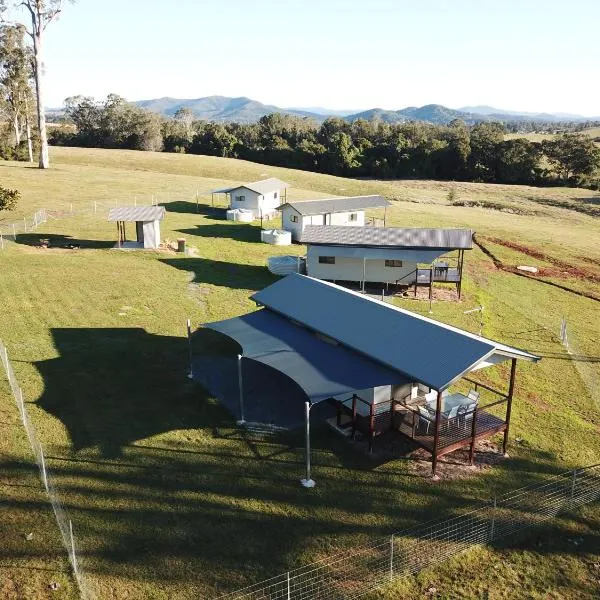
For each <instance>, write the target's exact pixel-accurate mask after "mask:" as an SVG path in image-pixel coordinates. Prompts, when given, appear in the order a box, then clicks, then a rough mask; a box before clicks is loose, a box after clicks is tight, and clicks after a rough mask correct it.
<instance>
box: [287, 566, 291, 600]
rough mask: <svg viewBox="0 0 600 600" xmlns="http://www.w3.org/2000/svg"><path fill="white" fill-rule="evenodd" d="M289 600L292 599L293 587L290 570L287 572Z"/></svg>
mask: <svg viewBox="0 0 600 600" xmlns="http://www.w3.org/2000/svg"><path fill="white" fill-rule="evenodd" d="M287 600H292V588H291V585H290V572H289V571H288V572H287Z"/></svg>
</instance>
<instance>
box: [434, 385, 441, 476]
mask: <svg viewBox="0 0 600 600" xmlns="http://www.w3.org/2000/svg"><path fill="white" fill-rule="evenodd" d="M441 416H442V392H441V391H439V390H438V394H437V402H436V405H435V436H434V438H433V459H432V461H431V476H432V479H434V480H435V481H437V480H438V479H439V477H438V475H437V473H436V469H437V462H438V456H437V452H438V445H439V442H440V425H441V423H440V421H441Z"/></svg>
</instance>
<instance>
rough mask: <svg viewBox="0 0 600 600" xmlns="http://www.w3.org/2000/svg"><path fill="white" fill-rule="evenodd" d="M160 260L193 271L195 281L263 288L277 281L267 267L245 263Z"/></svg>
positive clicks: (192, 259)
mask: <svg viewBox="0 0 600 600" xmlns="http://www.w3.org/2000/svg"><path fill="white" fill-rule="evenodd" d="M160 262H162V263H165V264H166V265H169V266H171V267H175V268H176V269H181V270H182V271H188V272H190V273H193V275H194V280H193V283H198V284H202V283H208V284H211V285H218V286H222V287H228V288H233V289H243V290H262V289H263V288H264V287H266V286H268V285H270V284H272V283H274V282H275V281H277V279H278V277H277V276H275V275H272V274H271V273H269V271H268V269H267V267H266V266H265V267H262V266H260V265H244V264H239V263H231V262H226V261H221V260H211V259H208V258H164V259H162V258H161V259H160Z"/></svg>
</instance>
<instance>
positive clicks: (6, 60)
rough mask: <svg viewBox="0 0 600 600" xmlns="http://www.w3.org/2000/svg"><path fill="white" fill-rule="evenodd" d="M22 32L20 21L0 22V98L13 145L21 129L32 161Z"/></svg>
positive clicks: (27, 56)
mask: <svg viewBox="0 0 600 600" xmlns="http://www.w3.org/2000/svg"><path fill="white" fill-rule="evenodd" d="M24 34H25V32H24V28H23V27H22V26H20V25H2V26H0V101H1V103H2V106H3V108H4V109H5V112H6V113H7V114H8V117H9V120H10V122H11V124H12V127H13V130H14V146H15V148H16V149H18V148H19V146H20V144H21V140H22V137H23V130H25V133H26V139H27V147H28V150H29V160H30V161H31V162H32V161H33V151H32V144H31V127H30V124H29V117H30V108H31V107H32V106H33V104H34V102H33V96H32V91H31V86H30V81H31V79H32V75H33V73H32V60H31V58H32V57H31V49H30V48H28V47H27V46H26V45H25V40H24ZM17 151H18V150H17Z"/></svg>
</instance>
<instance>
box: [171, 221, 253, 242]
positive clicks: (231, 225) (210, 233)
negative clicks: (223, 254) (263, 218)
mask: <svg viewBox="0 0 600 600" xmlns="http://www.w3.org/2000/svg"><path fill="white" fill-rule="evenodd" d="M177 231H178V232H179V233H185V234H186V235H193V236H196V237H206V238H230V239H232V240H237V241H238V242H257V243H258V242H260V231H261V229H260V226H258V225H253V224H252V223H235V222H232V221H227V222H226V223H222V224H218V225H217V224H211V225H197V226H196V227H194V228H193V229H178V230H177Z"/></svg>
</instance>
